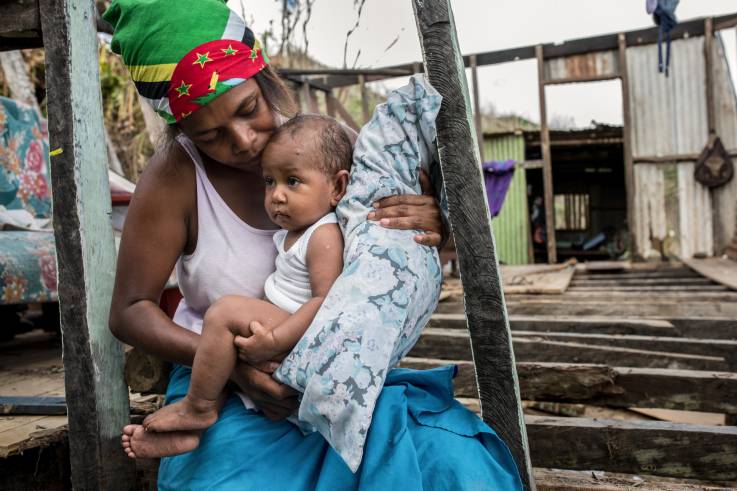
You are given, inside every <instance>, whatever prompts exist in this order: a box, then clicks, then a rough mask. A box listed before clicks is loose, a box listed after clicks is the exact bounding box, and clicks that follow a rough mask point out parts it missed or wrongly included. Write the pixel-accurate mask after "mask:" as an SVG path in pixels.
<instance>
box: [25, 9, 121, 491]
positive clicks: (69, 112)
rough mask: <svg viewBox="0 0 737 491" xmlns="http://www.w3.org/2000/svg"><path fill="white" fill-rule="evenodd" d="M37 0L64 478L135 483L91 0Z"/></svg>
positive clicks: (99, 484) (91, 483) (88, 485)
mask: <svg viewBox="0 0 737 491" xmlns="http://www.w3.org/2000/svg"><path fill="white" fill-rule="evenodd" d="M40 7H41V24H42V27H43V33H44V45H45V46H46V85H47V88H48V113H49V135H50V137H49V139H50V148H51V150H52V153H53V154H54V156H53V157H52V160H51V181H52V187H53V190H54V192H53V199H54V202H53V207H54V220H53V221H54V236H55V239H56V248H57V260H58V265H59V266H58V268H59V270H58V276H59V304H60V308H61V327H62V333H63V336H62V340H63V346H64V350H63V352H64V367H65V385H66V391H67V400H68V405H69V427H70V437H69V444H70V455H71V469H72V485H73V487H74V488H76V489H108V490H123V489H133V487H134V485H135V484H134V483H135V474H134V473H135V467H134V465H133V464H132V462H130V459H128V458H127V457H126V456H125V454H124V453H123V452H121V451H120V429H121V428H122V426H123V425H124V424H126V423H127V422H128V420H129V414H128V413H129V403H128V390H127V387H126V386H125V383H124V380H123V352H122V349H121V346H120V344H119V343H118V342H117V341H116V340H115V339H114V338H113V336H112V334H111V333H110V331H109V329H108V327H107V325H108V315H109V308H110V298H111V296H112V287H113V275H114V271H115V246H114V242H113V233H112V227H111V224H110V217H109V214H110V213H111V205H110V199H109V198H108V196H109V193H110V191H109V188H108V177H107V162H106V159H107V155H106V150H105V136H104V132H103V124H102V104H101V100H100V96H99V94H100V85H99V73H98V53H97V33H96V27H95V7H94V3H93V2H92V1H91V0H84V1H74V2H72V1H71V0H41V3H40Z"/></svg>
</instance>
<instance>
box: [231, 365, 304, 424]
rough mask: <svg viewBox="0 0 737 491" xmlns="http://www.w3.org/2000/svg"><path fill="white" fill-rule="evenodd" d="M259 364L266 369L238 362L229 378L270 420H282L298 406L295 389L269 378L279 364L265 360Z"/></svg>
mask: <svg viewBox="0 0 737 491" xmlns="http://www.w3.org/2000/svg"><path fill="white" fill-rule="evenodd" d="M259 366H260V367H261V368H264V369H266V370H267V371H262V370H260V369H258V368H256V367H253V366H251V365H248V364H246V363H243V362H239V363H237V364H236V366H235V370H233V374H232V375H231V380H233V381H234V382H235V383H236V385H238V387H240V389H241V390H242V391H243V392H244V393H245V394H246V395H247V396H248V397H250V398H251V400H252V401H253V402H254V404H256V407H257V408H259V409H260V410H261V411H263V412H264V414H265V415H266V417H267V418H269V419H270V420H272V421H279V420H282V419H284V418H286V417H287V416H289V415H290V414H292V413H293V412H294V410H295V409H297V407H299V401H297V391H295V390H294V389H292V388H291V387H289V386H287V385H284V384H280V383H279V382H277V381H276V380H274V379H273V378H271V373H273V371H274V370H275V369H276V367H277V366H279V365H278V363H275V362H265V363H261V364H259Z"/></svg>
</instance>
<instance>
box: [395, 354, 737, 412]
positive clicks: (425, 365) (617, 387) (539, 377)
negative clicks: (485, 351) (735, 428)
mask: <svg viewBox="0 0 737 491" xmlns="http://www.w3.org/2000/svg"><path fill="white" fill-rule="evenodd" d="M450 364H453V365H457V366H458V374H457V375H456V377H455V379H454V380H453V386H454V390H455V395H456V397H478V391H477V388H476V377H475V374H474V368H473V362H471V361H468V360H439V359H436V358H417V357H405V358H403V359H402V362H401V366H402V367H406V368H414V369H418V370H427V369H431V368H437V367H440V366H445V365H450ZM517 374H518V376H519V381H520V390H521V392H522V399H523V400H526V401H551V402H564V403H573V404H589V405H592V406H608V407H618V408H630V407H642V408H659V409H675V410H679V411H703V412H712V413H725V414H737V374H735V373H730V372H711V371H702V370H673V369H663V368H631V367H609V366H606V365H594V364H583V363H544V362H537V361H533V362H518V363H517Z"/></svg>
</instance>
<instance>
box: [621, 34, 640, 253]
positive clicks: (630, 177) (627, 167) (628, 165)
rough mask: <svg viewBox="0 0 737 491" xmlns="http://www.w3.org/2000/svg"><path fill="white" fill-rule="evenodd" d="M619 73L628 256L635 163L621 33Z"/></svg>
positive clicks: (633, 241) (632, 240) (633, 238)
mask: <svg viewBox="0 0 737 491" xmlns="http://www.w3.org/2000/svg"><path fill="white" fill-rule="evenodd" d="M618 49H619V74H620V77H621V80H622V137H623V139H624V141H623V144H622V150H623V152H624V190H625V194H626V200H627V235H628V236H629V251H630V256H632V257H634V255H635V251H636V250H637V235H636V233H635V230H636V228H637V227H636V224H635V220H636V218H635V217H636V214H635V196H636V194H635V193H636V190H635V165H634V161H633V160H632V107H631V105H630V78H629V71H628V70H627V39H626V37H625V35H624V34H623V33H620V34H619V36H618Z"/></svg>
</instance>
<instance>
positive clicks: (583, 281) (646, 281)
mask: <svg viewBox="0 0 737 491" xmlns="http://www.w3.org/2000/svg"><path fill="white" fill-rule="evenodd" d="M711 284H713V283H712V282H711V280H710V279H709V278H699V277H693V278H643V279H637V278H635V279H632V278H612V279H609V278H601V277H599V278H595V279H590V278H587V277H585V276H582V275H579V276H575V277H574V278H573V280H572V281H571V286H581V287H585V286H651V285H652V286H654V285H661V286H683V285H711Z"/></svg>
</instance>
